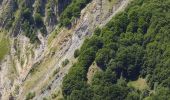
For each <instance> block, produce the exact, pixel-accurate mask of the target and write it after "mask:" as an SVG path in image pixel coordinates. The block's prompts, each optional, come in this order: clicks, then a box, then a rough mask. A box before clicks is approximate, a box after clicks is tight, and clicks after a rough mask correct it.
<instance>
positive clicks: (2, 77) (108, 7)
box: [0, 0, 129, 100]
mask: <svg viewBox="0 0 170 100" xmlns="http://www.w3.org/2000/svg"><path fill="white" fill-rule="evenodd" d="M70 3H71V0H23V1H20V2H19V1H18V0H0V13H1V14H0V29H1V31H2V30H3V31H5V32H6V33H7V34H6V35H7V37H8V38H9V42H10V47H9V49H10V50H9V52H8V53H7V55H6V56H5V57H4V59H3V60H2V61H1V62H0V100H1V99H2V100H8V99H9V98H13V99H17V100H23V98H25V96H26V95H27V94H28V93H30V92H35V94H36V95H35V97H34V99H35V100H42V99H43V98H44V97H48V98H51V96H52V95H53V94H54V93H59V94H60V95H59V97H62V95H61V91H60V88H61V84H62V79H63V77H64V76H65V74H67V72H68V70H69V68H70V67H71V66H72V64H73V63H74V62H76V59H74V57H73V54H74V51H75V50H76V49H77V48H79V47H80V46H81V44H82V43H83V41H84V39H85V38H86V37H89V36H91V35H92V33H93V31H94V29H95V28H96V27H103V26H104V25H105V24H106V23H107V22H108V21H109V20H110V19H111V18H112V17H113V16H114V15H115V14H117V13H118V12H119V11H121V10H123V9H124V8H125V7H126V6H127V5H128V3H129V0H111V1H109V0H92V2H90V3H89V4H88V5H87V6H86V7H85V8H84V9H83V10H82V11H81V16H80V18H78V19H76V20H75V22H74V25H73V26H72V28H71V29H67V28H63V27H58V21H59V15H60V14H61V13H62V12H63V11H64V8H65V7H67V6H68V5H69V4H70ZM25 7H26V8H29V9H30V14H31V16H32V17H33V18H34V16H35V14H36V13H40V14H41V15H42V16H43V17H42V21H43V25H42V26H41V27H40V28H36V27H37V26H36V24H35V23H34V22H33V23H31V24H30V23H29V25H30V27H31V28H30V29H29V30H32V31H31V32H34V33H35V35H36V37H37V39H38V41H37V42H34V43H32V42H31V41H30V40H31V39H30V38H29V37H28V36H26V35H25V34H26V33H25V31H24V29H23V26H22V24H23V23H24V22H25V19H24V17H23V13H24V11H25ZM10 21H12V22H13V23H10ZM42 27H44V30H43V31H42V30H41V28H42ZM44 31H45V32H46V33H47V34H46V35H44V33H43V32H44ZM0 36H1V35H0ZM1 38H2V37H0V39H1ZM65 59H69V61H70V63H69V64H68V65H67V66H65V67H62V62H63V61H64V60H65Z"/></svg>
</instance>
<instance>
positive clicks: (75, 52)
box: [74, 49, 80, 58]
mask: <svg viewBox="0 0 170 100" xmlns="http://www.w3.org/2000/svg"><path fill="white" fill-rule="evenodd" d="M79 55H80V50H79V49H77V50H75V51H74V58H77V57H78V56H79Z"/></svg>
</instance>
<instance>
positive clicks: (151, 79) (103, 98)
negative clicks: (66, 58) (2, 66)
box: [62, 0, 170, 100]
mask: <svg viewBox="0 0 170 100" xmlns="http://www.w3.org/2000/svg"><path fill="white" fill-rule="evenodd" d="M169 5H170V0H134V1H133V2H132V3H131V4H130V5H129V7H128V8H127V9H126V10H125V11H124V12H122V13H120V14H118V15H116V16H115V17H114V18H113V19H112V20H111V21H110V22H109V23H108V24H107V25H106V26H105V27H104V28H102V29H99V28H97V29H96V30H95V32H94V36H92V37H91V38H90V39H86V40H85V42H84V44H83V45H82V47H81V48H80V55H79V58H78V62H77V63H76V64H75V65H74V66H73V67H72V68H71V70H70V71H69V73H68V75H66V77H65V78H64V81H63V88H62V90H63V94H64V98H65V99H68V100H70V99H71V100H73V99H76V100H139V99H144V98H147V99H148V100H168V99H169V98H170V97H169V94H170V93H169V89H170V78H169V75H170V46H169V44H170V35H169V33H170V17H169V16H170V11H169V10H168V9H169V8H170V6H169ZM67 14H68V15H69V16H68V17H71V16H70V14H71V13H70V12H68V13H67ZM94 61H95V62H96V64H97V65H98V67H100V68H101V70H102V71H99V72H96V73H95V75H94V77H93V80H92V83H91V84H90V85H89V84H87V78H86V76H87V72H88V69H89V67H90V66H91V64H92V63H93V62H94ZM139 77H142V78H144V79H146V80H147V83H146V81H145V84H143V85H145V86H146V88H144V89H140V90H139V89H137V88H134V87H131V86H129V85H127V83H132V82H137V81H136V80H137V79H139ZM142 78H141V79H142ZM139 82H140V81H139ZM156 83H157V85H155V84H156ZM145 86H141V87H145ZM157 87H160V88H157ZM153 88H154V90H152V89H153ZM147 89H148V90H147ZM149 89H151V90H149ZM153 91H154V93H152V92H153ZM149 93H152V94H149ZM82 94H84V95H85V96H86V97H85V96H83V95H82Z"/></svg>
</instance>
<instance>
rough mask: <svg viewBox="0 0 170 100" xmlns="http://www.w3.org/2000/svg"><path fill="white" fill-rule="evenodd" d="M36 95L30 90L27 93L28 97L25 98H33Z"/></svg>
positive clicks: (29, 99)
mask: <svg viewBox="0 0 170 100" xmlns="http://www.w3.org/2000/svg"><path fill="white" fill-rule="evenodd" d="M34 97H35V92H30V93H28V94H27V96H26V99H25V100H31V99H33V98H34Z"/></svg>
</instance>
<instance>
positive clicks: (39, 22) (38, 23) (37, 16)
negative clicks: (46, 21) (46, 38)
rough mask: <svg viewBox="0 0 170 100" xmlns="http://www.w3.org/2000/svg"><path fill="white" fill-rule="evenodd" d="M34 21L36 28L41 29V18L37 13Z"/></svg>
mask: <svg viewBox="0 0 170 100" xmlns="http://www.w3.org/2000/svg"><path fill="white" fill-rule="evenodd" d="M34 20H35V24H36V26H37V27H42V25H43V20H42V17H41V15H40V14H39V13H35V15H34Z"/></svg>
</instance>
